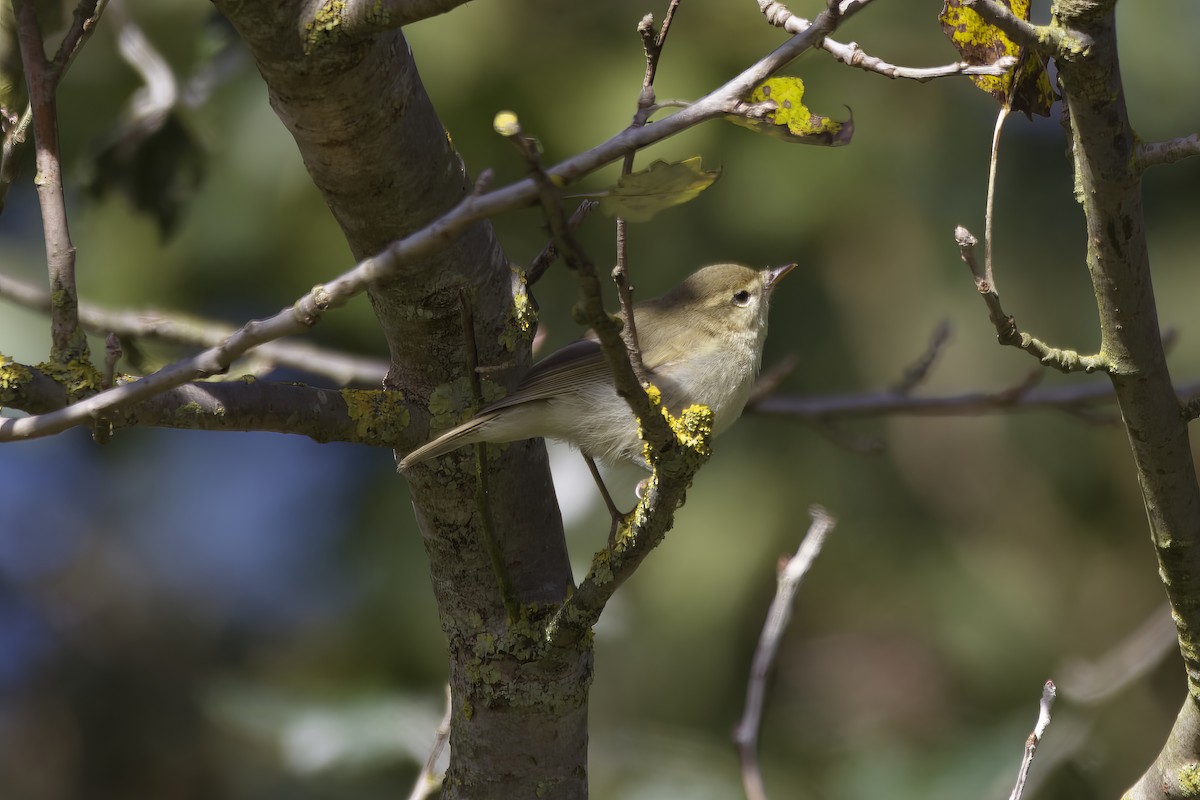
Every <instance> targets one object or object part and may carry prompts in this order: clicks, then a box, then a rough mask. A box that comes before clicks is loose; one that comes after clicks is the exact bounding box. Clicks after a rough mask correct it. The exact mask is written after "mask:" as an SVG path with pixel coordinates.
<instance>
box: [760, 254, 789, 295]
mask: <svg viewBox="0 0 1200 800" xmlns="http://www.w3.org/2000/svg"><path fill="white" fill-rule="evenodd" d="M795 268H796V263H795V262H794V261H793V262H792V263H791V264H784V265H783V266H781V267H770V268H769V269H765V270H763V272H765V273H767V281H766V284H767V291H768V292H770V291H771V290H773V289H774V288H775V284H777V283H779V281H781V280H782V279H783V276H784V275H787V274H788V273H789V272H791V271H792V270H794V269H795Z"/></svg>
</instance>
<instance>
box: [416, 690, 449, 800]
mask: <svg viewBox="0 0 1200 800" xmlns="http://www.w3.org/2000/svg"><path fill="white" fill-rule="evenodd" d="M453 713H454V701H453V699H452V698H451V696H450V684H446V713H445V714H444V715H443V716H442V721H441V723H440V724H439V725H438V727H437V732H436V733H435V735H434V739H433V747H432V748H431V749H430V751H429V757H428V758H426V759H425V764H424V765H423V766H422V767H421V772H420V773H419V774H418V775H417V780H416V782H415V783H414V784H413V788H412V791H411V792H410V793H409V795H408V800H426V798H428V797H432V796H433V794H434V793H435V792H436V791H437V790H438V789H440V788H441V786H442V778H443V777H444V775H442V774H439V773H438V761H439V760H441V757H442V752H443V751H444V750H445V749H446V743H447V742H449V741H450V719H451V716H452V715H453Z"/></svg>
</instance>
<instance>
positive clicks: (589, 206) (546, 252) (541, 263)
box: [525, 200, 600, 286]
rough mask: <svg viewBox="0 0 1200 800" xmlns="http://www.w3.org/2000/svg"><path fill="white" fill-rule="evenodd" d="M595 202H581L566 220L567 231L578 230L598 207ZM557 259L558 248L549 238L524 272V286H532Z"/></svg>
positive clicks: (597, 202) (597, 203) (552, 239)
mask: <svg viewBox="0 0 1200 800" xmlns="http://www.w3.org/2000/svg"><path fill="white" fill-rule="evenodd" d="M599 205H600V203H599V201H597V200H583V201H581V202H580V203H579V206H578V207H577V208H576V209H575V211H574V212H573V213H572V214H571V218H570V219H568V220H567V230H569V231H571V232H572V233H574V232H575V231H577V230H579V226H580V225H582V224H583V221H584V220H585V219H586V218H587V215H588V214H590V213H592V211H594V210H595V209H596V207H597V206H599ZM557 259H558V248H557V247H555V246H554V238H553V237H551V238H550V239H549V240H548V241H547V242H546V246H545V247H543V248H542V250H541V252H540V253H538V254H537V255H536V256H534V258H533V261H530V262H529V267H528V268H527V269H526V270H525V285H526V286H533V285H534V284H535V283H537V282H538V281H540V280H541V279H542V276H543V275H545V274H546V270H548V269H550V265H551V264H553V263H554V262H555V260H557Z"/></svg>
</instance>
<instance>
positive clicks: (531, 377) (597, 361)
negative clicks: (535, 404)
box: [480, 339, 612, 413]
mask: <svg viewBox="0 0 1200 800" xmlns="http://www.w3.org/2000/svg"><path fill="white" fill-rule="evenodd" d="M603 383H608V384H611V383H612V373H611V372H610V371H609V369H608V364H607V363H605V361H604V354H603V353H602V352H601V351H600V343H599V342H597V341H596V340H595V339H579V340H577V341H574V342H571V343H570V344H568V345H566V346H565V347H562V348H559V349H558V350H555V351H554V352H553V353H551V354H550V355H548V356H546V357H545V358H543V359H542V360H541V361H539V362H537V363H536V364H534V365H533V367H531V368H530V370H529V372H527V373H525V377H524V378H522V379H521V382H520V383H519V384H517V388H516V389H514V390H513V391H512V393H511V394H509V395H508V396H507V397H503V398H501V399H499V400H497V401H496V402H494V403H491V404H489V405H488V406H486V407H484V408H483V409H481V410H480V413H484V412H487V411H495V410H497V409H500V408H509V407H511V406H515V405H519V404H521V403H528V402H530V401H531V400H544V399H546V398H548V397H554V396H556V395H559V394H562V393H563V392H568V391H572V390H576V391H577V390H579V389H582V388H584V387H587V386H591V385H595V384H603Z"/></svg>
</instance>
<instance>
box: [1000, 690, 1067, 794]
mask: <svg viewBox="0 0 1200 800" xmlns="http://www.w3.org/2000/svg"><path fill="white" fill-rule="evenodd" d="M1055 694H1056V690H1055V688H1054V681H1046V685H1045V686H1043V687H1042V699H1041V702H1039V703H1038V719H1037V724H1036V725H1034V726H1033V731H1032V732H1031V733H1030V734H1029V738H1027V739H1026V740H1025V757H1024V758H1022V759H1021V769H1020V770H1019V771H1018V773H1017V783H1016V785H1015V786H1014V787H1013V790H1012V794H1010V795H1009V796H1008V800H1021V795H1022V794H1023V793H1024V791H1025V780H1026V779H1027V778H1028V777H1029V766H1030V765H1031V764H1032V763H1033V754H1034V753H1035V752H1037V746H1038V743H1039V742H1041V741H1042V736H1043V735H1045V733H1046V728H1047V727H1048V726H1049V725H1050V709H1051V708H1052V707H1053V706H1054V697H1055Z"/></svg>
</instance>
